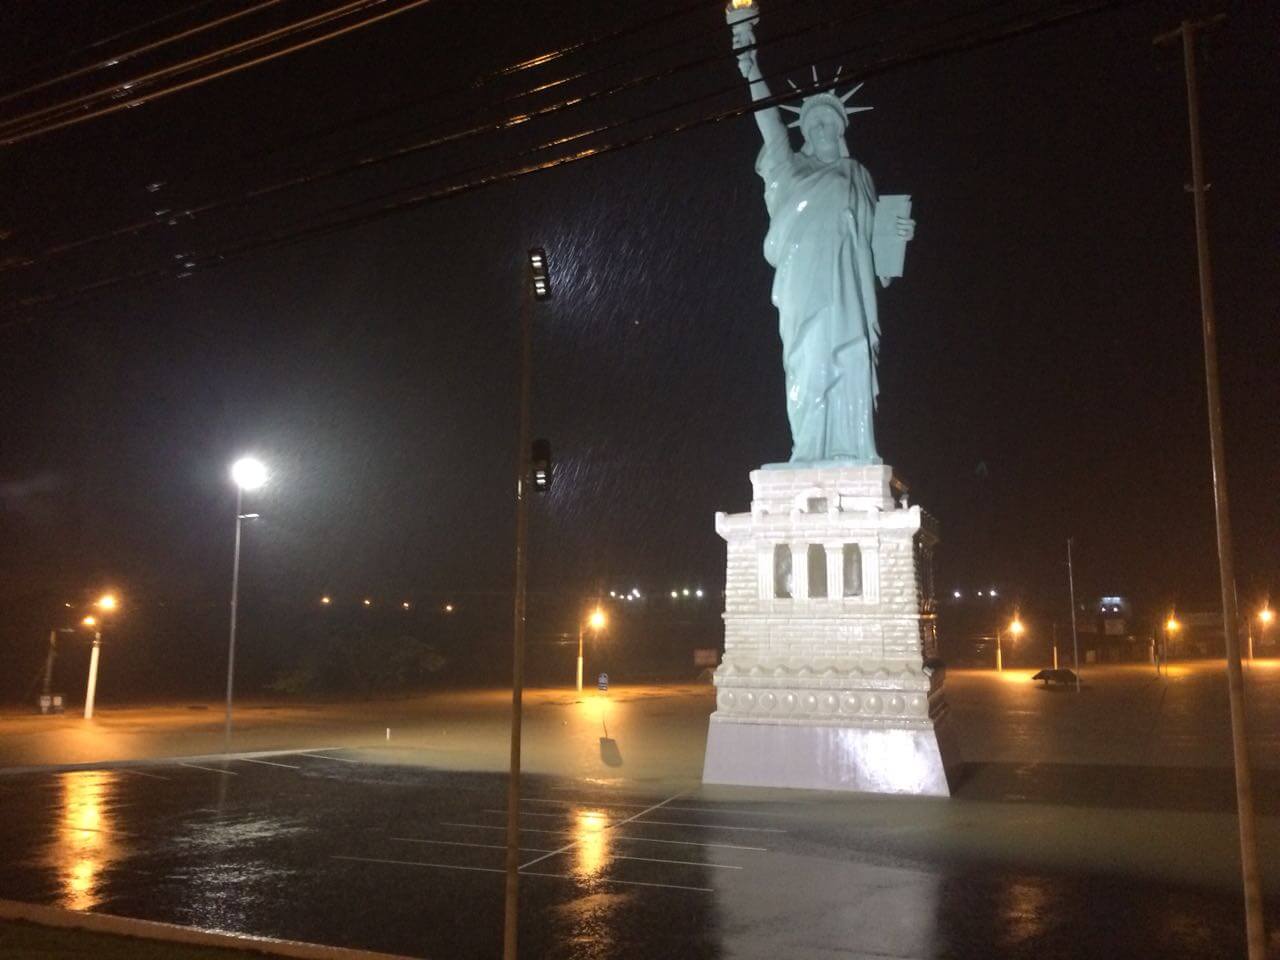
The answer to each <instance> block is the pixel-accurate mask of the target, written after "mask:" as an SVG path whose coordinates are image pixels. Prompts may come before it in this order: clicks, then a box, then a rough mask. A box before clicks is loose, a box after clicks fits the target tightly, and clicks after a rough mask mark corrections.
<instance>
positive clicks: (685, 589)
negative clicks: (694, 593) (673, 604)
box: [680, 587, 689, 597]
mask: <svg viewBox="0 0 1280 960" xmlns="http://www.w3.org/2000/svg"><path fill="white" fill-rule="evenodd" d="M680 592H681V593H683V594H684V595H685V596H686V597H687V596H688V595H689V588H688V587H685V588H684V589H683V590H681V591H680Z"/></svg>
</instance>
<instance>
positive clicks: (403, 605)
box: [400, 600, 409, 610]
mask: <svg viewBox="0 0 1280 960" xmlns="http://www.w3.org/2000/svg"><path fill="white" fill-rule="evenodd" d="M400 606H402V607H404V608H405V609H406V610H408V609H409V601H408V600H406V601H405V602H404V603H402V604H400Z"/></svg>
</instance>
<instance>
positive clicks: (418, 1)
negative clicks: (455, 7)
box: [0, 0, 431, 146]
mask: <svg viewBox="0 0 1280 960" xmlns="http://www.w3.org/2000/svg"><path fill="white" fill-rule="evenodd" d="M388 2H391V0H354V2H352V3H349V4H347V5H346V6H344V7H340V8H338V10H339V11H341V12H335V11H329V12H326V13H324V14H319V15H317V16H315V17H311V18H309V19H307V20H304V21H299V22H298V23H297V24H294V25H292V26H291V27H287V28H280V29H278V30H276V31H272V32H271V33H270V34H263V35H262V36H261V37H258V38H254V39H253V40H251V41H242V42H241V43H240V44H234V45H233V46H232V47H229V48H226V49H224V50H222V51H217V52H215V53H214V54H205V55H202V56H200V57H196V58H193V59H192V60H190V61H186V62H185V63H183V64H179V65H177V66H175V67H170V68H166V69H165V70H162V71H158V72H157V73H156V74H149V75H145V76H144V77H142V78H140V79H138V80H136V81H126V82H125V83H123V84H118V85H117V86H115V87H113V88H111V90H108V91H106V95H110V93H111V92H112V91H113V90H121V89H129V88H130V87H132V86H134V85H136V84H137V83H144V82H149V80H150V79H152V78H153V77H154V76H157V75H164V74H167V73H172V72H174V71H176V70H179V69H183V70H185V69H187V68H188V67H189V65H190V64H198V63H203V62H207V61H208V60H210V59H221V58H222V57H224V56H227V55H229V54H228V52H227V51H229V50H236V51H237V52H238V50H239V49H240V48H243V47H245V46H246V45H251V46H250V49H252V47H253V46H260V45H261V44H262V43H266V42H269V40H266V39H263V38H264V37H270V38H271V39H276V38H278V35H280V34H282V33H283V35H286V36H287V35H289V34H291V33H296V32H298V31H299V30H303V29H308V28H309V27H310V26H315V25H317V24H318V23H325V22H327V21H329V20H332V19H337V18H339V17H341V16H345V15H346V13H348V12H350V11H352V10H354V9H356V8H361V9H363V8H367V7H371V6H378V5H380V4H384V3H388ZM430 2H431V0H407V2H406V3H404V5H403V6H400V7H398V8H396V9H393V10H388V11H386V12H384V13H379V14H374V15H371V16H368V17H365V18H364V19H362V20H359V21H357V22H355V23H352V24H348V25H347V26H344V27H340V28H338V29H337V30H333V31H330V32H329V33H326V34H322V35H320V36H318V37H312V38H311V39H309V40H304V41H302V42H300V43H296V44H294V45H293V46H290V47H285V48H283V49H281V50H276V51H273V52H271V53H268V54H264V55H263V56H260V57H257V58H255V59H252V60H246V61H243V62H241V63H238V64H234V65H232V66H230V67H224V68H223V69H221V70H217V71H214V72H213V73H208V74H204V75H203V76H199V77H196V78H194V79H192V80H188V81H186V82H184V83H178V84H172V85H170V86H168V87H164V88H162V89H160V90H157V91H154V92H152V93H145V94H142V95H140V96H137V97H133V98H131V99H128V100H121V101H119V102H117V103H115V104H112V105H111V106H106V107H100V108H98V109H96V110H90V111H89V112H87V113H81V114H79V115H77V116H73V117H69V118H67V119H64V120H58V121H53V122H50V123H47V124H44V125H43V126H35V127H28V128H27V129H24V130H19V131H18V132H17V133H13V134H0V136H3V139H0V145H3V146H10V145H12V144H15V143H20V142H22V141H24V140H29V139H31V138H32V137H36V136H41V135H43V134H46V133H50V132H52V131H54V130H60V129H62V128H64V127H69V126H72V125H74V124H77V123H83V122H84V121H86V120H92V119H94V118H96V117H101V116H106V115H108V114H112V113H116V112H117V111H120V110H127V109H130V108H132V107H137V106H141V105H142V104H145V103H150V102H151V101H153V100H158V99H160V98H161V97H167V96H169V95H170V94H173V93H179V92H181V91H183V90H187V89H189V88H191V87H196V86H200V85H201V84H205V83H208V82H209V81H210V80H217V79H219V78H221V77H225V76H228V75H230V74H233V73H239V72H240V71H241V70H247V69H249V68H250V67H256V66H258V65H259V64H263V63H267V62H268V61H271V60H275V59H278V58H279V57H283V56H287V55H289V54H291V53H296V52H297V51H299V50H305V49H307V48H308V47H312V46H315V45H316V44H318V43H324V42H326V41H328V40H332V39H334V38H335V37H340V36H343V35H344V34H347V33H350V32H352V31H354V30H359V29H361V28H363V27H367V26H370V25H371V24H374V23H378V22H380V21H382V20H386V19H387V18H388V17H394V16H398V15H399V14H402V13H407V12H409V11H410V10H413V9H416V8H417V7H420V6H422V5H423V4H426V3H430ZM304 25H305V26H304ZM100 95H101V93H98V94H92V95H86V96H82V97H80V98H77V99H76V100H74V101H67V102H66V104H63V105H59V106H58V107H56V108H45V109H43V110H39V111H35V112H33V113H30V114H27V115H25V116H23V117H17V118H14V119H12V120H9V121H7V122H6V123H3V124H0V128H2V127H6V126H8V127H13V126H17V125H19V124H20V122H21V121H23V120H26V119H29V118H31V117H35V116H39V115H42V114H45V113H48V112H49V111H50V110H51V109H58V110H64V111H65V110H69V109H71V108H72V107H73V106H74V105H76V104H78V103H80V102H83V101H85V100H86V99H92V98H95V97H99V96H100Z"/></svg>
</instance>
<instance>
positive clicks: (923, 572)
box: [703, 463, 958, 796]
mask: <svg viewBox="0 0 1280 960" xmlns="http://www.w3.org/2000/svg"><path fill="white" fill-rule="evenodd" d="M751 486H752V494H753V495H752V499H751V509H750V511H749V512H747V513H739V514H725V513H720V514H717V515H716V532H717V533H719V534H720V535H721V536H722V537H723V538H724V539H725V542H726V544H727V548H728V549H727V558H726V573H725V612H724V625H725V637H724V659H723V660H722V661H721V663H720V666H719V667H718V668H717V670H716V673H715V684H716V711H715V713H713V714H712V715H711V724H710V729H709V731H708V736H707V754H706V761H705V763H704V767H703V780H704V781H706V782H707V783H724V784H743V785H752V786H770V787H801V788H807V789H815V790H858V791H866V792H875V793H906V794H925V795H932V796H949V795H950V791H949V789H948V786H947V768H948V767H952V766H954V764H955V763H956V762H957V761H958V755H957V753H956V752H955V750H954V749H953V748H952V747H951V744H950V736H949V734H948V729H949V727H948V724H947V708H946V701H945V699H944V697H943V693H942V674H941V672H940V671H938V670H936V669H934V664H933V657H935V656H936V650H937V639H936V627H935V610H936V604H935V601H934V595H933V591H934V587H933V571H932V558H933V548H934V545H935V544H936V543H937V540H938V536H937V528H936V525H935V524H934V522H933V520H932V519H931V518H930V517H929V516H928V515H927V514H926V513H924V511H922V510H921V509H920V507H918V506H912V505H909V503H908V500H907V492H906V489H905V487H904V486H903V484H902V483H901V482H899V481H898V480H897V479H896V478H895V477H894V475H893V469H892V468H891V467H887V466H883V465H852V464H840V463H833V464H809V465H804V466H799V465H787V466H770V467H766V468H763V469H760V470H756V471H754V472H753V473H752V474H751Z"/></svg>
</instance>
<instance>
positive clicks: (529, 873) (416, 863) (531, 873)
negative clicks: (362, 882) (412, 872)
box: [330, 854, 715, 893]
mask: <svg viewBox="0 0 1280 960" xmlns="http://www.w3.org/2000/svg"><path fill="white" fill-rule="evenodd" d="M330 859H332V860H352V861H356V862H358V863H393V864H399V865H401V866H405V867H437V868H439V869H441V870H470V871H472V872H475V873H506V872H507V871H506V870H502V869H499V868H498V867H464V866H460V865H458V864H453V863H426V862H423V861H421V860H385V859H381V858H378V857H348V856H342V855H340V854H333V855H332V856H331V858H330ZM520 876H522V877H547V878H549V879H552V880H574V881H578V882H581V881H582V880H584V879H586V878H584V877H575V876H573V875H572V874H566V873H540V872H538V871H536V870H521V871H520ZM590 879H591V880H592V882H594V883H618V884H622V885H623V886H627V887H661V888H663V889H665V890H693V891H696V892H697V893H714V892H715V890H713V889H712V888H711V887H689V886H684V885H682V884H678V883H642V882H641V881H639V880H614V879H613V878H611V877H592V878H590Z"/></svg>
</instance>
